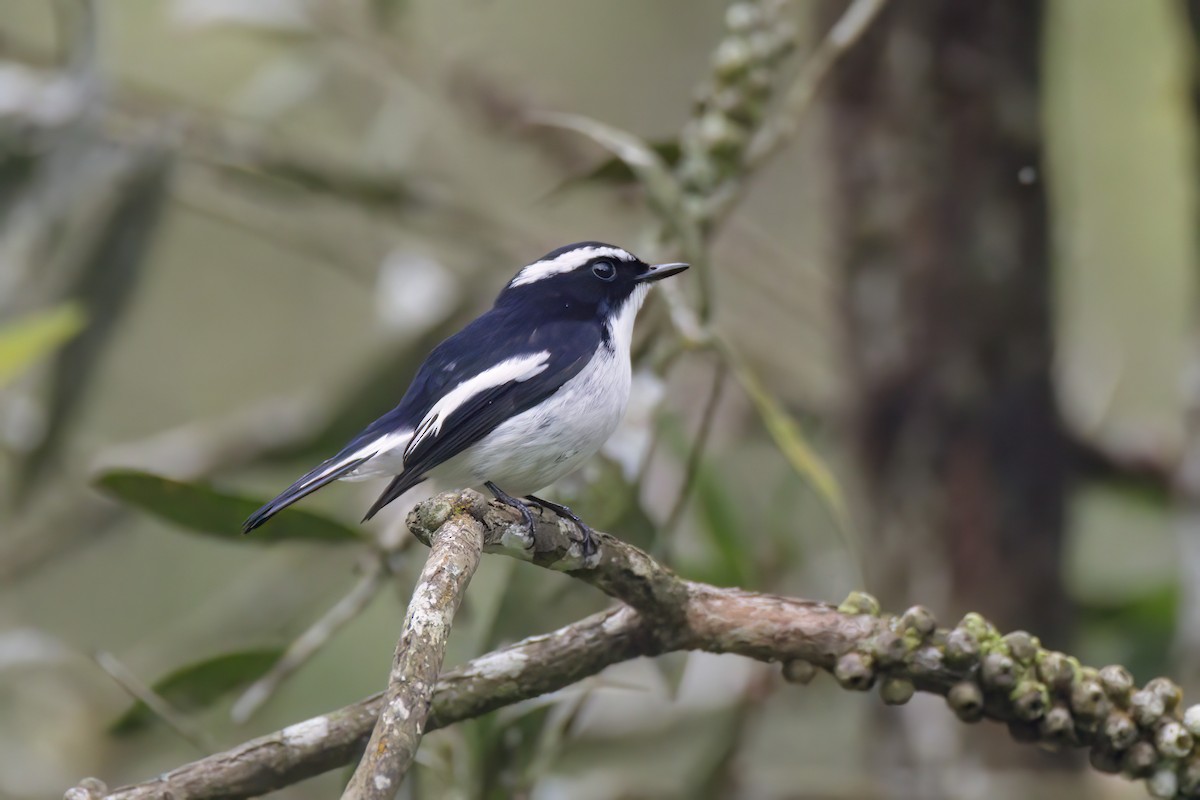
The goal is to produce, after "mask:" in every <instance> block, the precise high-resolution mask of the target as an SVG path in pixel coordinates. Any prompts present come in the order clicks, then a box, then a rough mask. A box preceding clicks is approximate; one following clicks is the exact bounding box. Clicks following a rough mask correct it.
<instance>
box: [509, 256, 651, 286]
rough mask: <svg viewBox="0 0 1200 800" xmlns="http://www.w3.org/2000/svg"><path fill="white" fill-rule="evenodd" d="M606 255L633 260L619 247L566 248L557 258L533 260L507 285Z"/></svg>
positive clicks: (578, 265)
mask: <svg viewBox="0 0 1200 800" xmlns="http://www.w3.org/2000/svg"><path fill="white" fill-rule="evenodd" d="M601 256H608V257H610V258H616V259H620V260H621V261H635V260H636V259H635V258H634V257H633V255H632V254H631V253H630V252H629V251H627V250H622V249H621V248H619V247H580V248H578V249H576V250H568V251H567V252H565V253H563V254H562V255H560V256H558V257H557V258H552V259H550V260H549V261H535V262H533V263H532V264H530V265H529V266H527V267H525V269H523V270H521V271H520V272H518V273H517V277H515V278H513V279H512V280H511V281H510V282H509V284H508V285H509V286H510V287H512V286H523V285H525V284H527V283H534V282H535V281H540V280H541V279H542V278H549V277H550V276H551V275H561V274H562V273H564V272H570V271H571V270H573V269H578V268H579V267H582V266H583V265H584V264H586V263H587V262H589V261H591V260H592V259H593V258H600V257H601Z"/></svg>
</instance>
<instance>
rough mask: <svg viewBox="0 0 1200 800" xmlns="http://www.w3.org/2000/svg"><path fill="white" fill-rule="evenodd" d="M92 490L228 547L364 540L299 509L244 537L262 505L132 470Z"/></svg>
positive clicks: (113, 474) (105, 477) (104, 478)
mask: <svg viewBox="0 0 1200 800" xmlns="http://www.w3.org/2000/svg"><path fill="white" fill-rule="evenodd" d="M95 485H96V487H97V488H99V489H102V490H104V491H106V492H108V493H109V494H112V495H113V496H115V497H116V498H118V499H119V500H121V501H122V502H124V503H127V504H129V505H131V506H136V507H138V508H140V509H142V510H143V511H148V512H150V513H151V514H153V515H154V516H156V517H159V518H161V519H165V520H167V521H168V522H173V523H175V524H176V525H179V526H180V527H183V528H185V529H187V530H190V531H195V532H196V533H203V534H207V535H209V536H218V537H220V538H223V539H231V540H233V541H239V542H250V543H254V544H269V543H271V542H278V541H284V540H291V541H295V540H303V541H315V542H359V541H362V538H363V537H362V534H361V533H360V532H359V531H358V530H357V529H355V528H351V527H349V526H348V525H343V524H342V523H340V522H336V521H335V520H332V519H329V518H328V517H324V516H321V515H320V514H314V513H312V512H311V511H305V510H303V509H298V508H288V509H285V510H283V511H281V512H280V513H279V515H278V516H277V517H275V518H274V519H272V520H271V522H270V524H269V525H265V526H263V527H262V528H259V529H258V530H255V531H253V532H252V533H250V534H248V535H245V536H243V535H242V521H243V520H245V519H246V517H248V516H250V515H251V514H252V513H254V511H256V510H257V509H258V508H259V507H260V506H261V505H262V502H261V501H259V500H256V499H253V498H249V497H241V496H238V495H232V494H226V493H224V492H219V491H217V490H216V489H213V488H212V487H209V486H205V485H203V484H198V483H183V482H181V481H173V480H171V479H169V478H163V477H161V476H158V475H151V474H150V473H147V472H139V471H137V470H126V469H118V470H111V471H109V472H105V473H103V474H102V475H100V476H99V477H98V478H97V479H96V481H95Z"/></svg>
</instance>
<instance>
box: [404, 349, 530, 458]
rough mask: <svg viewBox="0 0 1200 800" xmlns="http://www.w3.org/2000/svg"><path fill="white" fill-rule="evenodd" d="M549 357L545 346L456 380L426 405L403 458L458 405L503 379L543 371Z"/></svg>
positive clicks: (437, 429) (519, 379)
mask: <svg viewBox="0 0 1200 800" xmlns="http://www.w3.org/2000/svg"><path fill="white" fill-rule="evenodd" d="M549 361H550V351H549V350H543V351H541V352H540V353H533V354H530V355H524V356H516V357H514V358H507V359H505V360H504V361H501V362H500V363H499V364H496V365H495V366H494V367H488V368H487V369H485V370H484V371H483V372H481V373H479V374H478V375H476V376H475V377H473V378H469V379H468V380H465V381H463V382H462V383H460V384H458V386H455V387H454V388H453V389H452V390H450V391H449V392H447V393H446V394H445V395H444V396H443V397H442V399H440V400H438V401H437V402H436V403H434V404H433V407H432V408H430V409H429V412H428V413H427V414H426V415H425V417H424V418H423V419H422V420H421V423H420V424H419V425H417V429H416V432H415V433H414V434H413V438H412V441H411V442H409V443H408V447H406V448H405V450H404V456H405V458H406V459H407V458H408V454H409V453H411V452H412V449H413V448H414V447H416V446H417V445H418V444H420V443H421V442H422V441H423V440H425V439H427V438H429V437H430V436H436V435H437V434H438V433H440V432H441V430H442V423H443V422H445V421H446V418H447V417H449V416H450V415H451V414H453V413H454V412H455V411H457V410H458V409H460V408H462V406H463V405H464V404H465V403H466V402H468V401H469V400H470V399H471V398H472V397H475V396H476V395H478V394H479V393H480V392H485V391H487V390H488V389H494V388H496V387H497V386H503V385H504V384H506V383H524V382H525V381H527V380H529V379H530V378H532V377H534V376H535V375H539V374H541V373H542V372H545V371H546V368H547V367H548V366H549Z"/></svg>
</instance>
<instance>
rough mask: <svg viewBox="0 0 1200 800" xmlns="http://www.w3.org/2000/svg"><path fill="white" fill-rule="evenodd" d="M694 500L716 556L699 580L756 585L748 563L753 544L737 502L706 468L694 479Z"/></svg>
mask: <svg viewBox="0 0 1200 800" xmlns="http://www.w3.org/2000/svg"><path fill="white" fill-rule="evenodd" d="M696 499H697V500H699V501H700V508H701V510H702V513H701V514H700V515H699V521H700V524H701V526H702V527H703V529H704V532H705V533H706V534H707V536H708V540H709V542H710V543H711V544H712V547H713V549H714V550H715V552H716V555H717V558H716V559H715V561H714V562H712V563H710V564H709V565H708V566H707V567H706V568H704V569H703V570H702V572H703V573H704V574H703V576H702V577H701V580H704V581H705V582H707V583H715V584H717V585H718V586H722V585H723V586H741V587H743V588H746V587H752V586H755V585H757V583H758V575H757V570H755V568H754V562H753V560H752V559H751V557H750V556H751V545H750V542H751V541H752V540H751V539H750V538H749V537H747V536H746V534H745V531H744V528H745V524H744V522H743V521H742V520H741V515H739V514H738V509H737V501H736V500H735V499H734V497H733V496H732V495H731V494H730V493H729V492H728V491H727V490H726V488H725V483H724V482H723V481H722V480H721V478H720V476H718V475H717V474H715V473H714V471H713V469H712V467H711V466H710V465H708V464H705V465H703V466H702V467H701V468H700V471H699V473H698V474H697V475H696Z"/></svg>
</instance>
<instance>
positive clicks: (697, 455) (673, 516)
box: [660, 354, 729, 539]
mask: <svg viewBox="0 0 1200 800" xmlns="http://www.w3.org/2000/svg"><path fill="white" fill-rule="evenodd" d="M728 374H729V367H728V365H727V364H726V363H725V359H724V358H721V357H719V354H718V358H717V362H716V365H715V366H714V367H713V378H712V388H710V389H709V391H708V397H707V398H706V399H705V401H704V410H703V411H702V412H701V416H700V427H698V428H697V429H696V436H695V439H694V440H693V442H692V449H691V451H690V452H689V453H688V457H687V462H686V466H685V467H684V472H683V484H682V485H681V486H680V487H679V495H678V496H677V497H676V498H675V504H674V505H673V506H671V511H670V513H668V514H667V521H666V522H664V523H663V525H662V532H661V534H660V535H661V536H662V537H663V538H664V539H668V538H670V536H671V533H672V532H674V530H675V528H676V527H677V526H678V525H679V521H680V520H681V519H683V512H684V510H685V509H686V508H687V504H688V499H689V498H691V496H692V490H693V489H695V487H696V478H697V476H698V475H699V474H700V465H701V464H702V463H703V462H704V451H705V449H706V448H707V447H708V437H709V435H710V434H711V433H712V426H713V420H715V419H716V416H717V404H718V401H719V400H720V399H721V390H722V389H723V388H724V387H725V378H726V376H727V375H728Z"/></svg>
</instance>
